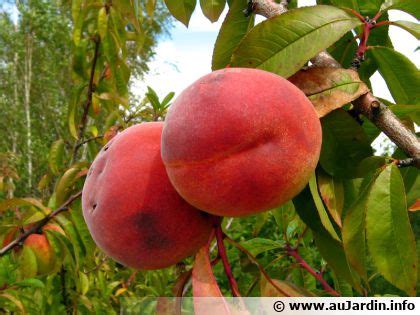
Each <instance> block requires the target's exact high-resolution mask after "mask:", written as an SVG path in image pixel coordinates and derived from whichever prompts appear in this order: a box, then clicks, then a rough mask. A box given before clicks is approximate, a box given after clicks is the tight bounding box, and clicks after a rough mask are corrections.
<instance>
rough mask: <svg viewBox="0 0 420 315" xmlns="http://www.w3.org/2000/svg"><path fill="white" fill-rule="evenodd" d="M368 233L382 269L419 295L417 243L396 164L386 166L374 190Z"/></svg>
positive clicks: (371, 246) (408, 289)
mask: <svg viewBox="0 0 420 315" xmlns="http://www.w3.org/2000/svg"><path fill="white" fill-rule="evenodd" d="M366 235H367V243H368V248H369V252H370V253H371V255H372V259H373V262H374V264H375V265H376V267H377V268H378V271H379V272H380V273H381V274H382V275H383V276H384V278H385V279H387V280H388V281H389V282H391V283H392V284H393V285H395V286H396V287H397V288H399V289H401V290H403V291H405V292H407V293H408V294H410V295H412V296H415V294H416V281H417V256H416V244H415V238H414V235H413V231H412V229H411V225H410V221H409V218H408V214H407V204H406V197H405V191H404V182H403V179H402V177H401V174H400V171H399V169H398V168H397V167H396V166H395V165H394V164H391V165H389V166H388V167H386V168H385V169H384V171H383V172H382V173H381V174H380V175H379V176H378V178H377V180H376V182H375V184H374V185H373V187H372V190H371V192H370V196H369V199H368V206H367V214H366Z"/></svg>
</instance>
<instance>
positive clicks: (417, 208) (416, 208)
mask: <svg viewBox="0 0 420 315" xmlns="http://www.w3.org/2000/svg"><path fill="white" fill-rule="evenodd" d="M408 210H409V211H413V212H414V211H420V199H417V200H416V201H415V202H414V203H413V204H412V205H411V206H410V208H409V209H408Z"/></svg>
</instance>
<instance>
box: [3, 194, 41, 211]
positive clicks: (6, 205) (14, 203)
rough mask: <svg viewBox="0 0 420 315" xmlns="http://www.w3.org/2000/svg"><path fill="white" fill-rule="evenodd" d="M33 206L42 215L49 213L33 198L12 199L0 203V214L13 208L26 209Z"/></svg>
mask: <svg viewBox="0 0 420 315" xmlns="http://www.w3.org/2000/svg"><path fill="white" fill-rule="evenodd" d="M28 206H34V207H35V208H38V209H40V210H41V211H42V212H43V213H44V214H45V213H48V212H49V209H48V208H47V207H45V206H44V205H43V204H42V202H41V201H40V200H38V199H35V198H12V199H5V200H2V201H0V213H1V212H3V211H4V210H7V209H10V208H13V207H28Z"/></svg>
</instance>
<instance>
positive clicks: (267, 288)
mask: <svg viewBox="0 0 420 315" xmlns="http://www.w3.org/2000/svg"><path fill="white" fill-rule="evenodd" d="M271 281H273V282H274V283H275V284H276V286H278V287H279V288H280V289H281V290H282V291H283V292H285V293H286V294H287V295H283V294H281V292H280V291H279V290H278V289H277V288H275V287H274V286H273V285H272V284H271V283H270V282H268V281H267V279H266V278H265V277H263V276H261V280H260V292H261V297H284V296H288V297H299V296H300V297H304V296H315V295H314V294H313V293H312V292H310V291H308V290H305V289H303V288H299V287H297V286H296V285H294V284H293V283H291V282H288V281H282V280H276V279H271Z"/></svg>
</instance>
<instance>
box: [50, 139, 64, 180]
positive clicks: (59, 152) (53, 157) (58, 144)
mask: <svg viewBox="0 0 420 315" xmlns="http://www.w3.org/2000/svg"><path fill="white" fill-rule="evenodd" d="M63 159H64V141H63V140H62V139H60V140H57V141H55V142H54V143H53V144H52V145H51V149H50V153H49V155H48V165H49V167H50V169H51V171H52V172H53V174H54V175H58V173H59V171H60V169H61V168H62V167H63Z"/></svg>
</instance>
